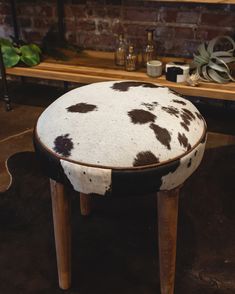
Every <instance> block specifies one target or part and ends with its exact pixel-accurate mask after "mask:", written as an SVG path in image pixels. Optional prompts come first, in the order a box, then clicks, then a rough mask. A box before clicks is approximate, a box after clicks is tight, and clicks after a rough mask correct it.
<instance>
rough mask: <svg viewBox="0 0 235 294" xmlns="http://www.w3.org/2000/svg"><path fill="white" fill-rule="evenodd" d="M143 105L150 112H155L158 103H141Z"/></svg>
mask: <svg viewBox="0 0 235 294" xmlns="http://www.w3.org/2000/svg"><path fill="white" fill-rule="evenodd" d="M141 105H143V106H145V107H146V108H147V109H148V110H149V111H153V110H154V108H155V107H156V106H158V102H155V101H154V102H152V103H141Z"/></svg>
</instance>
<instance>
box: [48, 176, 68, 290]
mask: <svg viewBox="0 0 235 294" xmlns="http://www.w3.org/2000/svg"><path fill="white" fill-rule="evenodd" d="M50 186H51V199H52V210H53V222H54V234H55V245H56V258H57V268H58V277H59V285H60V288H61V289H63V290H66V289H68V288H70V285H71V225H70V199H69V197H67V196H66V195H65V189H64V185H62V184H60V183H57V182H55V181H54V180H50Z"/></svg>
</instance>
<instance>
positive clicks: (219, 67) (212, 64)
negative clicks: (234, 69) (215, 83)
mask: <svg viewBox="0 0 235 294" xmlns="http://www.w3.org/2000/svg"><path fill="white" fill-rule="evenodd" d="M208 66H209V67H210V68H213V69H214V70H217V71H221V72H226V73H227V72H229V68H228V67H227V65H226V64H223V65H219V64H217V63H215V62H213V61H210V62H209V63H208Z"/></svg>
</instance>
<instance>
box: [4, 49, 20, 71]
mask: <svg viewBox="0 0 235 294" xmlns="http://www.w3.org/2000/svg"><path fill="white" fill-rule="evenodd" d="M2 57H3V62H4V65H5V67H7V68H9V67H13V66H15V65H16V64H17V63H18V62H19V60H20V56H19V55H18V54H17V53H16V51H15V49H14V48H13V47H9V46H2Z"/></svg>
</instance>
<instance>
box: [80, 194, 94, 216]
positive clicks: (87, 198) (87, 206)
mask: <svg viewBox="0 0 235 294" xmlns="http://www.w3.org/2000/svg"><path fill="white" fill-rule="evenodd" d="M91 206H92V202H91V195H87V194H83V193H80V210H81V215H83V216H88V215H90V213H91V208H92V207H91Z"/></svg>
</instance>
